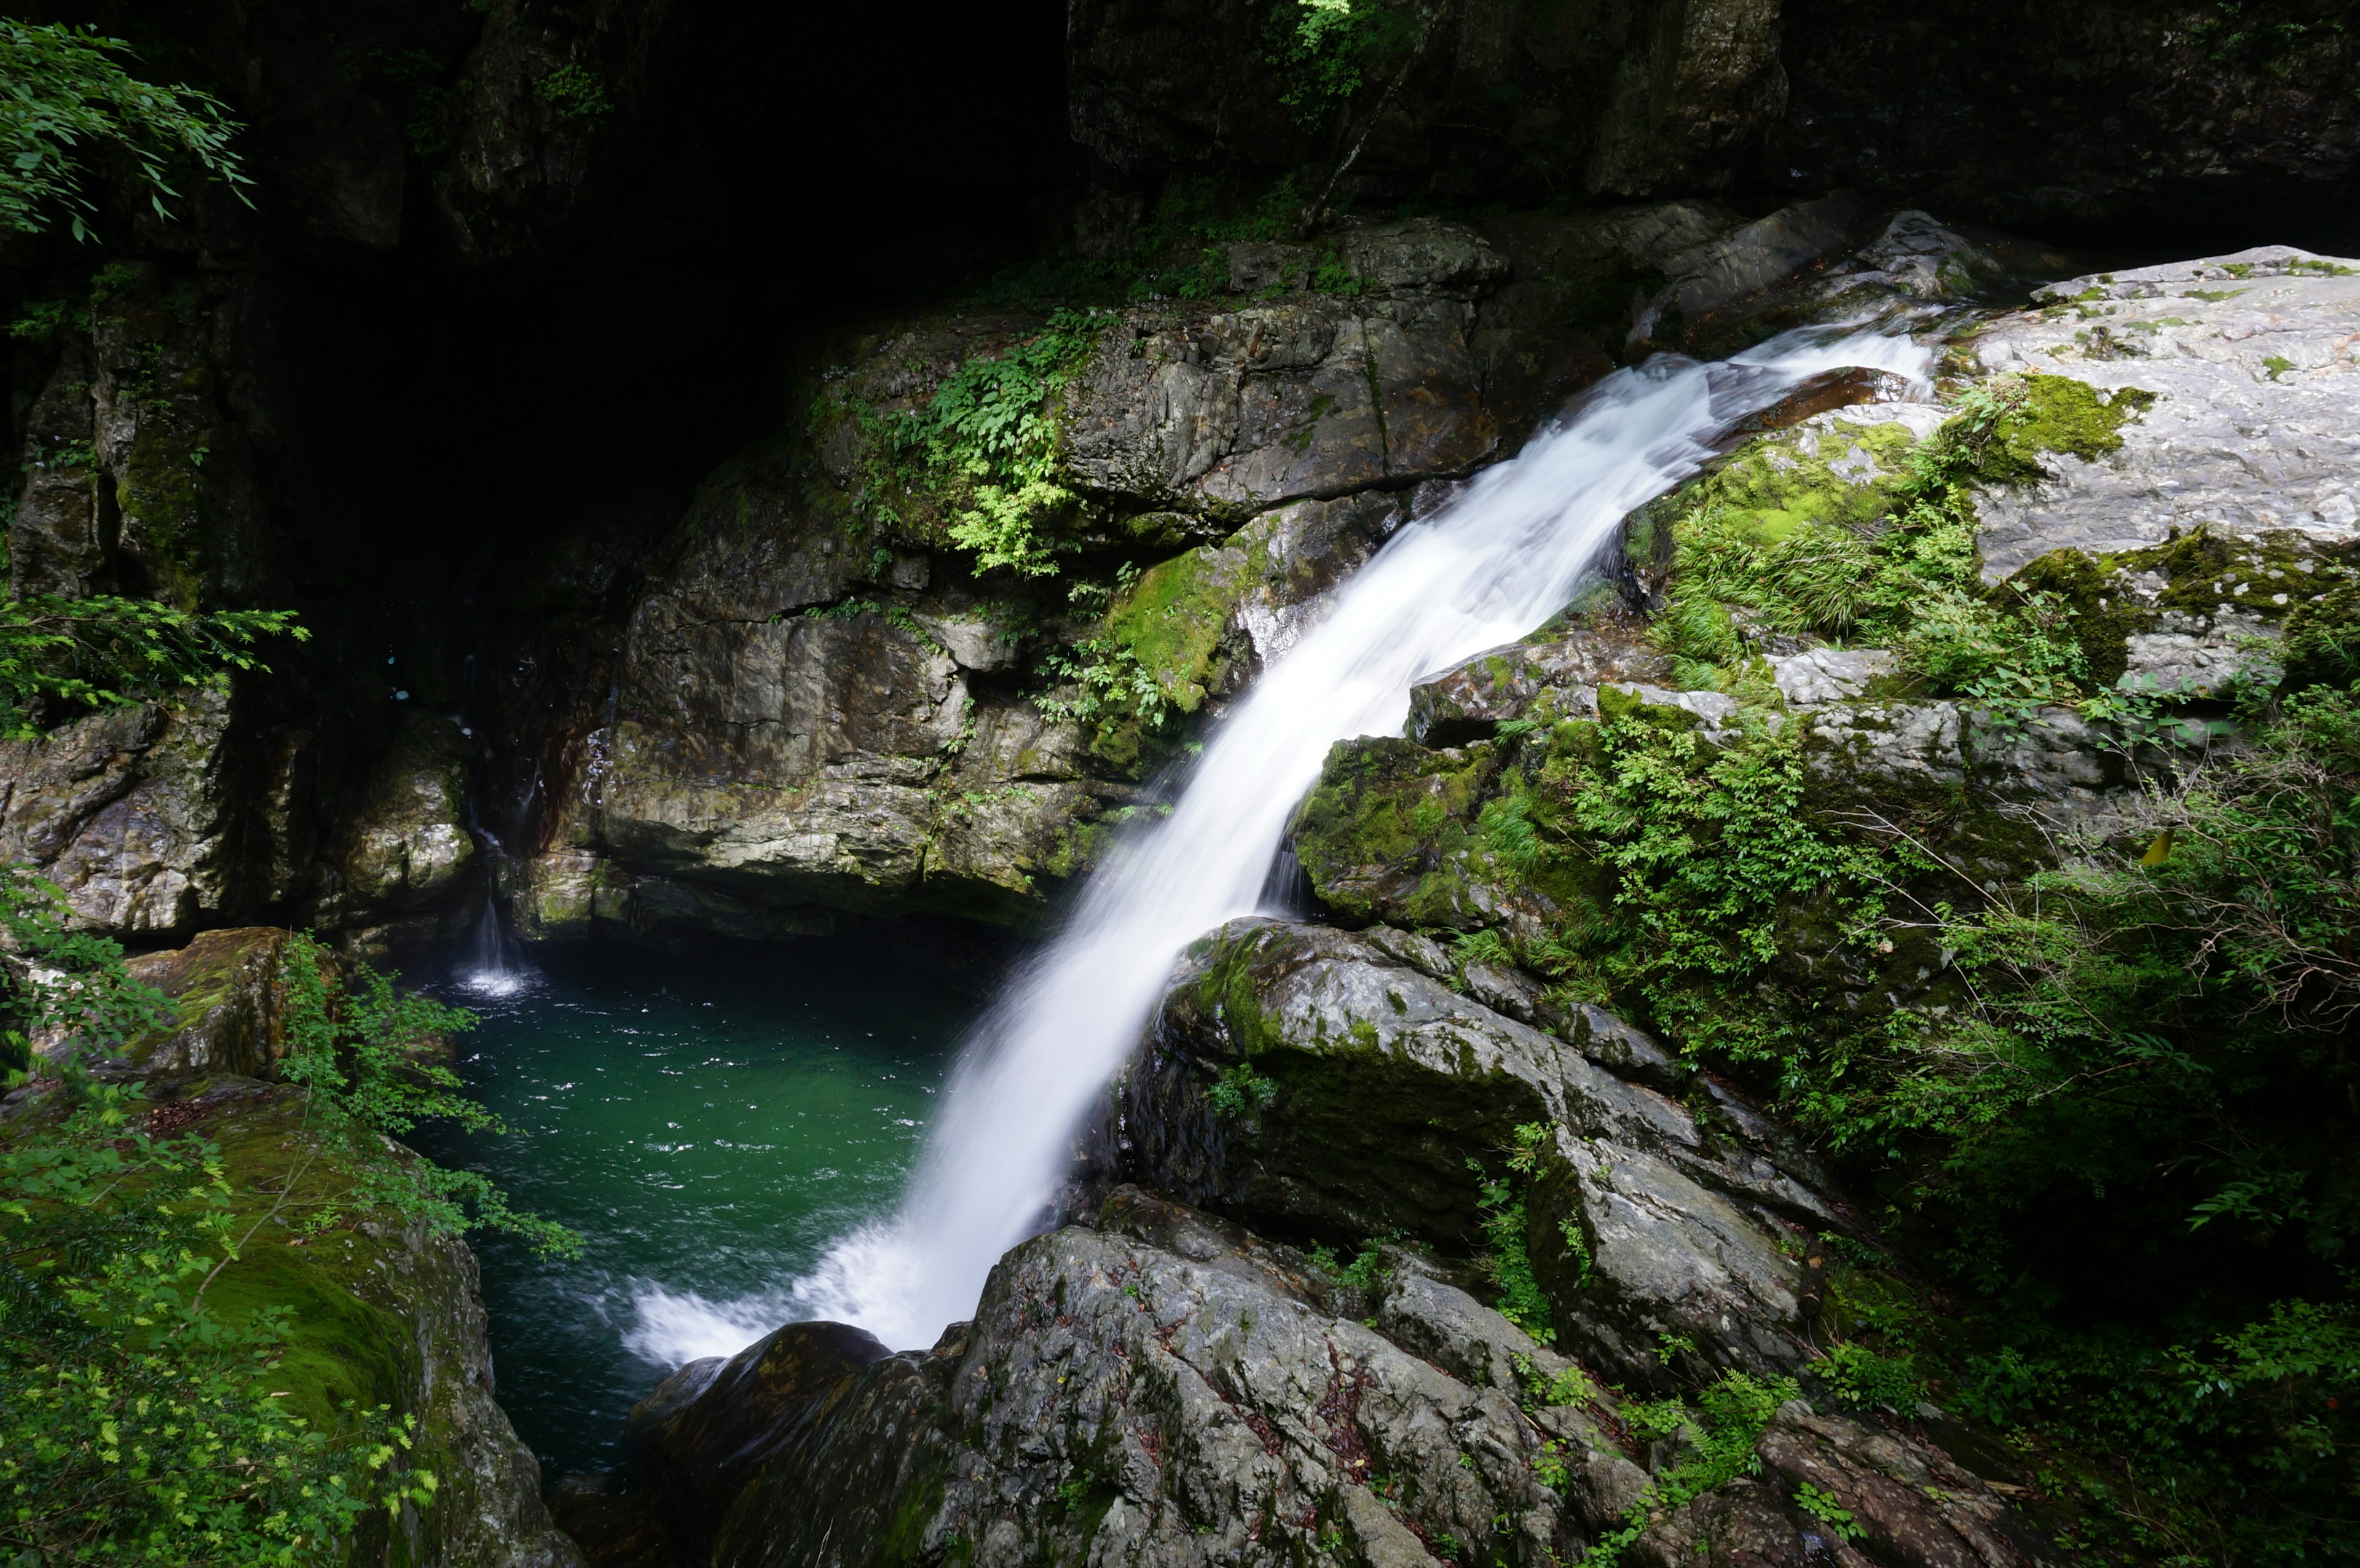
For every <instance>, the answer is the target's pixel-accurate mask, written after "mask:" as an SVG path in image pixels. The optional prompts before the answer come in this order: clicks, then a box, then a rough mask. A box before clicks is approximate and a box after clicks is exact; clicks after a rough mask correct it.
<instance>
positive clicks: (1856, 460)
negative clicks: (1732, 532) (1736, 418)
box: [1648, 419, 1915, 548]
mask: <svg viewBox="0 0 2360 1568" xmlns="http://www.w3.org/2000/svg"><path fill="white" fill-rule="evenodd" d="M1913 444H1915V443H1914V438H1913V437H1912V436H1911V435H1910V433H1909V430H1908V427H1907V426H1906V425H1902V424H1899V423H1887V424H1859V423H1854V422H1853V421H1852V420H1849V419H1835V420H1832V421H1830V423H1829V424H1828V425H1827V426H1824V427H1822V426H1820V425H1819V424H1817V423H1816V422H1813V423H1806V424H1804V425H1800V426H1797V428H1795V429H1794V430H1782V431H1779V432H1778V433H1776V434H1775V435H1769V436H1763V437H1760V438H1758V439H1757V440H1755V441H1752V442H1750V443H1749V444H1747V445H1746V446H1744V447H1743V448H1741V449H1739V452H1738V453H1737V455H1736V456H1735V457H1734V458H1732V460H1731V461H1730V462H1729V463H1727V464H1725V465H1724V466H1722V467H1721V470H1720V471H1719V472H1718V473H1715V474H1711V475H1710V477H1708V478H1706V479H1704V480H1703V481H1701V482H1700V483H1699V484H1698V485H1695V486H1694V487H1693V489H1692V490H1691V491H1690V492H1689V493H1688V500H1687V504H1686V506H1684V507H1683V510H1684V511H1686V512H1687V513H1688V514H1689V515H1691V516H1693V515H1694V514H1695V513H1697V512H1699V511H1700V510H1702V509H1704V508H1705V507H1718V508H1720V509H1721V512H1722V514H1723V516H1724V517H1727V518H1728V519H1729V521H1730V522H1731V523H1732V525H1734V526H1735V527H1737V528H1740V529H1741V530H1742V531H1743V533H1744V534H1745V535H1747V536H1748V537H1750V538H1751V539H1754V541H1755V542H1757V543H1761V544H1774V543H1775V542H1777V541H1778V540H1780V539H1785V538H1786V536H1787V535H1789V534H1791V533H1793V532H1794V531H1795V530H1796V529H1797V528H1801V527H1803V526H1804V525H1805V524H1808V523H1829V524H1835V525H1838V526H1849V527H1857V526H1863V525H1866V524H1869V523H1873V522H1874V521H1875V520H1876V519H1877V518H1879V517H1883V516H1885V513H1886V512H1887V511H1889V510H1891V509H1892V506H1893V502H1894V485H1895V484H1896V482H1897V481H1898V480H1899V479H1900V478H1901V477H1902V476H1903V474H1904V473H1905V468H1904V464H1905V462H1906V457H1907V452H1908V451H1909V448H1910V447H1911V446H1912V445H1913ZM1648 547H1649V548H1652V540H1650V541H1649V545H1648Z"/></svg>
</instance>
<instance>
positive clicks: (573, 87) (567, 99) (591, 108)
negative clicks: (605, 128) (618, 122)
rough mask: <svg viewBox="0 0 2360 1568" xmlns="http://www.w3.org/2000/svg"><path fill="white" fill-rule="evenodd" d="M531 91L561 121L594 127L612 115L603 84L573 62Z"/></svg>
mask: <svg viewBox="0 0 2360 1568" xmlns="http://www.w3.org/2000/svg"><path fill="white" fill-rule="evenodd" d="M532 91H533V96H535V97H537V98H539V99H540V100H541V102H542V103H546V104H548V105H549V107H550V109H551V111H552V113H554V114H556V115H557V117H558V118H559V119H561V120H585V121H588V122H589V123H590V124H592V125H596V124H597V123H598V122H599V121H601V120H603V119H605V118H606V116H607V115H609V114H613V113H614V112H615V105H614V104H613V103H610V102H608V101H607V98H606V84H605V83H603V82H600V81H599V80H598V79H597V77H595V76H594V75H592V74H591V73H590V71H587V70H585V68H584V67H583V66H581V65H580V64H578V63H575V62H573V61H568V62H567V63H566V64H564V65H561V66H559V67H558V68H557V69H556V70H555V71H551V72H550V73H549V74H548V75H546V76H543V77H541V78H539V79H537V80H536V81H535V82H533V84H532Z"/></svg>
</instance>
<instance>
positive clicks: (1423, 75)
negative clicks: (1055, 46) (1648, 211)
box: [1067, 0, 1786, 198]
mask: <svg viewBox="0 0 2360 1568" xmlns="http://www.w3.org/2000/svg"><path fill="white" fill-rule="evenodd" d="M1378 19H1379V24H1380V26H1381V27H1383V28H1384V29H1385V33H1384V35H1383V36H1382V38H1380V39H1379V40H1378V41H1376V42H1375V43H1374V45H1373V47H1371V48H1370V49H1368V50H1367V51H1366V52H1365V55H1364V57H1363V58H1365V59H1366V60H1367V61H1368V63H1367V65H1366V66H1365V67H1364V69H1363V71H1362V76H1363V81H1364V83H1365V85H1364V86H1363V87H1362V88H1361V90H1360V92H1358V93H1355V94H1353V95H1352V96H1351V97H1350V98H1349V100H1346V101H1343V102H1337V101H1333V100H1330V99H1327V98H1324V97H1322V96H1321V95H1320V94H1319V93H1317V91H1316V90H1314V91H1312V92H1310V93H1305V92H1304V90H1303V86H1302V83H1303V81H1304V78H1303V76H1302V75H1301V74H1300V73H1295V72H1292V71H1290V68H1289V67H1288V66H1287V65H1286V63H1285V62H1284V44H1285V39H1286V38H1287V36H1288V35H1290V34H1292V33H1293V32H1294V30H1295V27H1297V26H1298V24H1299V21H1300V18H1299V17H1298V16H1297V15H1296V14H1295V8H1294V7H1292V6H1279V7H1266V6H1262V5H1251V4H1240V3H1238V0H1195V3H1193V4H1190V5H1182V6H1178V7H1174V6H1147V5H1139V4H1136V3H1135V0H1080V3H1079V4H1076V5H1074V6H1073V7H1072V8H1071V12H1070V16H1069V21H1068V29H1067V37H1068V39H1069V45H1068V55H1067V59H1068V66H1067V69H1068V72H1069V80H1070V82H1071V97H1070V103H1071V113H1072V122H1073V132H1074V138H1075V140H1076V141H1078V142H1080V143H1081V144H1082V145H1083V146H1084V147H1087V148H1089V149H1090V151H1091V152H1092V153H1093V154H1095V155H1096V156H1097V157H1098V158H1099V159H1101V160H1102V161H1103V162H1104V163H1105V164H1106V165H1107V166H1108V167H1109V169H1113V170H1115V171H1117V172H1118V173H1120V174H1122V175H1125V176H1129V177H1132V178H1138V177H1141V176H1144V175H1150V174H1154V173H1159V172H1163V171H1165V170H1174V169H1179V170H1189V169H1205V168H1214V169H1236V168H1240V167H1244V168H1248V169H1267V170H1271V171H1277V170H1281V169H1293V168H1296V167H1299V166H1301V165H1302V164H1304V163H1305V162H1306V161H1311V160H1317V159H1321V158H1323V157H1324V159H1325V161H1326V162H1328V163H1332V162H1333V161H1334V160H1335V158H1337V156H1338V153H1339V152H1340V150H1341V149H1342V147H1347V146H1349V145H1350V142H1351V140H1352V139H1353V138H1357V137H1360V136H1364V135H1365V136H1366V137H1367V145H1366V146H1365V147H1364V148H1363V149H1362V151H1361V155H1360V158H1359V159H1358V160H1356V163H1355V173H1356V174H1357V175H1358V176H1359V178H1360V181H1361V183H1362V184H1363V185H1365V186H1366V187H1367V188H1370V189H1372V190H1378V191H1387V192H1390V193H1393V194H1394V195H1396V196H1398V195H1405V194H1409V193H1412V192H1416V193H1421V194H1430V195H1435V196H1445V195H1448V196H1456V197H1460V198H1468V197H1479V196H1481V195H1485V194H1491V193H1496V192H1503V191H1529V190H1532V189H1534V188H1535V187H1547V186H1554V187H1555V188H1556V189H1559V190H1568V189H1577V190H1582V191H1590V192H1601V191H1606V192H1615V193H1621V194H1631V193H1644V192H1648V191H1655V190H1659V189H1664V188H1666V187H1681V186H1685V187H1688V188H1689V189H1695V188H1698V187H1700V186H1701V187H1704V188H1708V189H1710V188H1712V187H1715V186H1717V185H1719V184H1721V183H1723V182H1725V180H1727V178H1728V170H1729V169H1731V167H1732V163H1733V162H1734V161H1735V160H1734V158H1733V157H1732V155H1736V154H1740V153H1741V152H1742V150H1743V148H1744V147H1746V145H1747V144H1748V142H1749V141H1750V140H1751V139H1753V138H1754V137H1756V136H1759V135H1760V133H1761V131H1762V129H1763V128H1764V127H1765V125H1768V124H1769V123H1770V122H1772V121H1773V120H1775V118H1776V117H1777V115H1778V114H1780V113H1781V111H1782V110H1783V109H1784V108H1785V106H1786V75H1785V71H1784V70H1783V69H1782V67H1781V65H1780V63H1779V60H1778V6H1777V5H1776V4H1775V0H1711V3H1710V4H1705V5H1684V6H1672V5H1638V6H1630V7H1619V8H1603V9H1601V8H1598V7H1590V8H1576V9H1570V10H1561V11H1551V12H1547V13H1546V14H1541V13H1535V12H1533V11H1532V10H1531V9H1530V8H1529V7H1522V6H1518V5H1513V4H1510V3H1508V0H1470V3H1468V4H1463V5H1456V6H1448V7H1419V6H1414V5H1402V6H1399V7H1389V8H1385V9H1384V10H1382V11H1380V12H1379V13H1378ZM1396 35H1397V36H1396ZM1396 81H1398V82H1399V83H1400V85H1399V88H1398V89H1397V90H1396V91H1394V92H1393V93H1391V94H1390V95H1388V94H1387V93H1386V89H1387V88H1388V86H1390V85H1391V84H1393V82H1396ZM1290 95H1292V96H1293V97H1294V98H1295V103H1293V104H1289V103H1285V102H1283V100H1285V99H1287V98H1288V97H1289V96H1290ZM1380 100H1382V108H1380Z"/></svg>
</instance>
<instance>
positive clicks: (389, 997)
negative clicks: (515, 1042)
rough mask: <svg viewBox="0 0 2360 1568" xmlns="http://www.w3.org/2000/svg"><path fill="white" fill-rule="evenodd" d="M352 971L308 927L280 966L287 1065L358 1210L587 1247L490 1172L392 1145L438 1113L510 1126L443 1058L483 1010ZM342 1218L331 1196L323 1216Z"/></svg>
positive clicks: (445, 1228) (554, 1247)
mask: <svg viewBox="0 0 2360 1568" xmlns="http://www.w3.org/2000/svg"><path fill="white" fill-rule="evenodd" d="M352 971H353V974H352V978H351V980H350V981H349V982H347V983H344V984H339V983H338V982H337V981H336V979H335V978H334V961H333V958H332V957H331V956H330V955H329V953H328V952H327V950H326V949H324V948H322V947H321V946H320V944H319V943H318V942H315V941H313V940H312V939H311V937H309V936H305V935H300V934H299V935H297V936H296V937H295V938H294V939H293V940H292V941H291V942H289V943H288V948H287V957H286V961H285V963H284V964H283V966H282V969H281V972H280V980H281V984H282V985H283V987H284V991H285V1000H284V1003H283V1005H282V1009H281V1020H282V1027H283V1028H284V1029H285V1030H286V1035H287V1054H286V1056H285V1058H284V1059H283V1060H282V1061H281V1062H280V1063H279V1073H280V1074H281V1075H282V1076H283V1077H285V1078H286V1079H287V1080H288V1081H289V1082H290V1083H300V1084H303V1085H304V1086H305V1087H307V1088H309V1089H310V1090H311V1102H310V1112H309V1116H308V1117H307V1122H308V1126H309V1127H310V1129H311V1131H312V1132H313V1133H314V1134H315V1135H317V1137H318V1138H319V1139H320V1141H321V1142H322V1145H323V1146H324V1147H327V1148H330V1149H333V1150H334V1151H335V1152H336V1154H337V1155H338V1156H339V1157H340V1162H341V1163H342V1164H343V1165H344V1167H345V1168H346V1169H347V1170H349V1171H352V1172H353V1173H354V1176H353V1180H352V1182H351V1187H350V1191H349V1192H348V1194H347V1196H346V1198H345V1200H344V1202H345V1203H349V1204H350V1205H351V1206H352V1207H353V1208H355V1209H371V1208H376V1207H378V1206H380V1205H382V1206H387V1207H391V1208H394V1209H397V1210H399V1212H401V1213H402V1214H405V1215H408V1216H410V1218H412V1219H417V1220H421V1221H423V1222H424V1223H425V1224H426V1225H428V1226H429V1227H431V1228H432V1229H435V1230H438V1231H441V1232H443V1234H445V1235H449V1236H456V1235H458V1234H460V1233H461V1232H463V1231H465V1230H468V1229H470V1228H473V1227H475V1226H483V1227H486V1228H488V1229H493V1230H502V1231H507V1232H508V1233H509V1234H511V1235H514V1236H520V1237H522V1238H523V1239H524V1240H526V1241H527V1242H529V1243H530V1244H531V1246H532V1247H533V1248H534V1250H536V1251H538V1252H541V1253H542V1254H544V1255H555V1256H561V1257H564V1256H572V1255H574V1254H575V1253H578V1252H579V1251H580V1250H581V1241H580V1239H579V1238H578V1237H576V1236H574V1234H573V1233H572V1232H571V1231H568V1230H567V1229H565V1227H564V1226H563V1225H557V1224H554V1223H552V1222H551V1221H549V1220H544V1219H541V1217H540V1216H538V1215H535V1214H525V1213H522V1212H520V1211H518V1210H515V1209H512V1208H510V1207H509V1206H508V1200H507V1198H506V1196H505V1195H504V1194H503V1193H502V1192H500V1191H499V1189H498V1188H497V1187H495V1186H493V1185H492V1183H491V1182H490V1181H488V1180H487V1179H486V1178H485V1177H484V1176H483V1175H482V1174H480V1173H479V1172H476V1171H453V1170H451V1169H448V1168H447V1167H444V1166H441V1165H438V1164H436V1163H435V1162H434V1161H432V1160H428V1159H426V1158H425V1157H423V1156H422V1155H419V1154H416V1153H413V1152H412V1151H410V1150H409V1149H401V1148H399V1147H396V1146H394V1145H392V1144H391V1143H389V1142H388V1140H389V1139H391V1138H399V1137H401V1136H402V1135H404V1134H406V1133H409V1132H411V1131H413V1130H415V1129H416V1128H417V1127H418V1125H419V1124H420V1123H421V1122H425V1121H432V1120H447V1121H451V1122H453V1123H456V1124H457V1125H458V1126H459V1127H462V1128H464V1129H465V1130H466V1131H469V1132H499V1131H502V1130H504V1129H503V1128H502V1127H501V1126H500V1124H499V1120H498V1118H497V1117H496V1116H493V1115H492V1114H491V1112H489V1111H487V1110H486V1109H485V1108H484V1107H483V1106H482V1105H480V1104H478V1103H477V1102H475V1100H472V1099H470V1098H468V1097H467V1094H466V1093H465V1091H464V1088H463V1087H462V1086H461V1084H460V1082H459V1075H458V1074H457V1073H453V1071H452V1070H451V1069H450V1068H449V1067H447V1066H444V1065H443V1063H442V1062H438V1061H436V1060H434V1059H433V1058H434V1053H435V1052H437V1051H440V1050H441V1049H443V1042H444V1041H445V1040H446V1039H447V1038H448V1037H449V1036H451V1035H453V1034H457V1033H460V1032H463V1031H464V1030H466V1029H473V1028H475V1016H474V1015H473V1014H471V1013H469V1012H467V1011H466V1010H464V1008H459V1007H446V1006H444V1005H443V1004H442V1003H440V1002H437V1001H434V1000H433V999H432V998H431V997H426V996H415V995H410V996H404V995H402V994H400V993H399V992H397V991H395V989H394V987H393V977H391V976H388V975H380V974H378V973H377V971H376V970H374V969H372V968H370V967H369V966H368V965H367V964H354V965H353V966H352ZM338 1217H339V1214H338V1209H337V1205H334V1204H330V1205H328V1206H326V1207H324V1208H322V1210H320V1211H319V1212H318V1213H317V1214H315V1216H314V1219H313V1221H312V1223H313V1224H314V1225H329V1224H333V1223H334V1221H335V1220H336V1219H337V1218H338Z"/></svg>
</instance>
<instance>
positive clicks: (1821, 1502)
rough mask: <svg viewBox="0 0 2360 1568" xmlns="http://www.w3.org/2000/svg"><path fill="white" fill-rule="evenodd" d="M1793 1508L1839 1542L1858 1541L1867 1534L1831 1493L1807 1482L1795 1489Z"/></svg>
mask: <svg viewBox="0 0 2360 1568" xmlns="http://www.w3.org/2000/svg"><path fill="white" fill-rule="evenodd" d="M1795 1506H1796V1507H1797V1508H1800V1509H1802V1510H1803V1511H1804V1512H1805V1513H1807V1514H1808V1515H1810V1516H1811V1517H1812V1518H1813V1519H1817V1520H1819V1522H1820V1523H1821V1524H1823V1525H1826V1526H1827V1527H1828V1530H1830V1533H1832V1534H1833V1535H1834V1536H1835V1537H1836V1538H1837V1539H1838V1540H1839V1541H1858V1540H1860V1539H1861V1538H1862V1537H1863V1536H1865V1535H1866V1534H1867V1533H1868V1531H1867V1530H1865V1529H1863V1527H1862V1526H1861V1525H1860V1523H1859V1522H1858V1521H1857V1520H1855V1519H1853V1518H1852V1510H1851V1509H1850V1508H1845V1507H1844V1506H1843V1504H1842V1503H1841V1502H1840V1501H1839V1500H1837V1497H1836V1495H1835V1494H1834V1493H1833V1492H1828V1491H1822V1490H1821V1489H1820V1488H1819V1487H1817V1486H1812V1485H1811V1484H1810V1483H1809V1482H1808V1481H1806V1482H1804V1483H1803V1484H1802V1485H1801V1486H1797V1487H1796V1488H1795Z"/></svg>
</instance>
